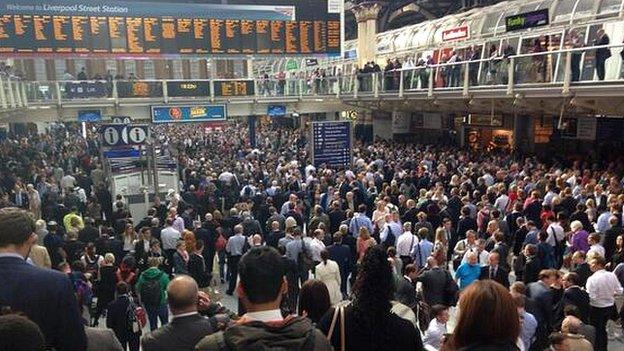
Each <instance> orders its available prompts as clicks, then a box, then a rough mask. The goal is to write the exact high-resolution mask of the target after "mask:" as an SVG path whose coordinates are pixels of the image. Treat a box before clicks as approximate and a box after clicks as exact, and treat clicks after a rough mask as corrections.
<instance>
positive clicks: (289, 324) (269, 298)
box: [195, 246, 331, 351]
mask: <svg viewBox="0 0 624 351" xmlns="http://www.w3.org/2000/svg"><path fill="white" fill-rule="evenodd" d="M239 275H240V283H239V284H238V287H237V289H236V291H237V295H238V296H239V297H240V299H241V301H242V303H243V305H244V306H245V310H247V311H252V312H248V313H246V314H245V315H243V316H242V317H241V319H240V320H238V321H237V323H236V324H235V325H233V326H232V327H230V328H228V329H226V330H225V331H223V332H217V333H214V334H211V335H208V336H206V337H205V338H203V339H202V340H201V341H200V342H199V343H198V344H197V346H196V347H195V349H196V350H200V351H225V350H230V351H236V350H248V349H249V348H250V347H251V345H253V347H254V349H255V350H276V349H281V350H286V349H287V350H302V351H325V350H331V346H330V344H329V342H328V341H327V338H326V337H325V335H323V334H322V333H321V331H320V330H317V329H316V328H315V327H314V325H313V324H312V323H311V322H310V320H309V319H307V318H305V317H295V316H292V315H290V316H287V317H286V318H283V317H282V314H281V312H280V303H281V300H282V297H283V296H284V295H285V293H286V292H287V290H288V283H287V282H286V279H285V277H284V263H283V260H282V257H280V255H279V253H278V252H277V251H276V250H275V249H274V248H272V247H267V246H262V247H258V248H252V249H251V250H250V251H249V252H247V253H246V254H245V255H244V256H243V258H242V259H241V260H240V263H239Z"/></svg>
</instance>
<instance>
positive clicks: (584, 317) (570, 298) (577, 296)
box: [561, 272, 589, 323]
mask: <svg viewBox="0 0 624 351" xmlns="http://www.w3.org/2000/svg"><path fill="white" fill-rule="evenodd" d="M561 281H562V283H563V288H564V289H565V290H564V291H563V298H562V299H561V304H562V306H561V311H562V312H563V310H564V309H565V307H566V306H568V305H573V306H575V307H576V308H577V309H578V311H579V319H580V320H581V321H583V323H587V322H588V320H589V294H588V293H587V291H585V290H583V289H581V287H580V285H579V283H580V278H579V276H578V274H576V273H574V272H569V273H566V275H564V276H563V279H562V280H561Z"/></svg>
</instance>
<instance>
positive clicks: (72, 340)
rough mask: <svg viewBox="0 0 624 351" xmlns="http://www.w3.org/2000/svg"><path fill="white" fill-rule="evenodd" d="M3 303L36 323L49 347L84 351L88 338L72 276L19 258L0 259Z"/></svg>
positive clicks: (0, 301) (1, 298)
mask: <svg viewBox="0 0 624 351" xmlns="http://www.w3.org/2000/svg"><path fill="white" fill-rule="evenodd" d="M0 282H1V283H0V305H8V306H10V307H11V309H12V310H13V311H16V312H22V313H23V314H25V315H26V316H27V317H28V318H29V319H30V320H32V321H33V322H35V323H36V324H37V325H38V326H39V328H41V331H42V332H43V335H44V336H45V339H46V344H47V346H49V347H54V348H57V349H58V350H60V351H64V350H67V351H73V350H78V351H80V350H85V349H86V347H87V337H86V336H85V331H84V326H83V324H82V319H81V316H80V312H79V309H78V300H77V299H76V297H75V296H76V295H75V294H74V289H73V286H72V284H71V282H70V280H69V277H68V276H67V275H65V274H63V273H60V272H56V271H51V270H46V269H42V268H38V267H35V266H32V265H30V264H28V263H26V261H25V260H23V259H20V258H17V257H1V258H0Z"/></svg>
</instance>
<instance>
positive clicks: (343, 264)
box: [327, 233, 353, 297]
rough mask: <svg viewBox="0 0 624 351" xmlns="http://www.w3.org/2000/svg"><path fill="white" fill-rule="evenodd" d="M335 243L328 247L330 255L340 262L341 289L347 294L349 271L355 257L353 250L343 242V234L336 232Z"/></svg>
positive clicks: (344, 295)
mask: <svg viewBox="0 0 624 351" xmlns="http://www.w3.org/2000/svg"><path fill="white" fill-rule="evenodd" d="M333 240H334V243H333V244H332V245H329V246H328V247H327V252H329V257H330V258H331V259H332V260H333V261H335V262H336V263H338V267H339V268H340V279H341V280H340V291H341V292H342V296H343V297H346V296H347V280H348V278H349V273H351V267H352V264H353V257H351V250H349V247H348V246H347V245H344V244H343V243H342V234H340V233H335V234H334V236H333Z"/></svg>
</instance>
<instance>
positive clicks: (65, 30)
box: [52, 16, 74, 53]
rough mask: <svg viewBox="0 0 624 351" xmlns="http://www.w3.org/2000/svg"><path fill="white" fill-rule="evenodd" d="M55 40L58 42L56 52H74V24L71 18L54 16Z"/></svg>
mask: <svg viewBox="0 0 624 351" xmlns="http://www.w3.org/2000/svg"><path fill="white" fill-rule="evenodd" d="M52 22H53V24H54V26H53V27H54V40H55V42H56V50H55V51H56V52H58V53H71V52H73V51H74V45H73V39H72V34H73V33H72V23H71V17H70V16H54V17H53V19H52Z"/></svg>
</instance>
